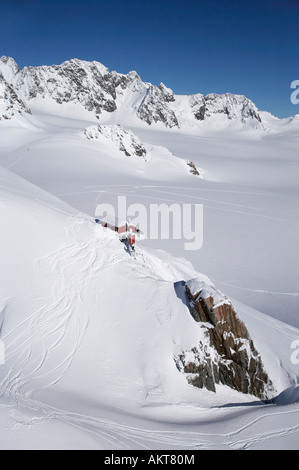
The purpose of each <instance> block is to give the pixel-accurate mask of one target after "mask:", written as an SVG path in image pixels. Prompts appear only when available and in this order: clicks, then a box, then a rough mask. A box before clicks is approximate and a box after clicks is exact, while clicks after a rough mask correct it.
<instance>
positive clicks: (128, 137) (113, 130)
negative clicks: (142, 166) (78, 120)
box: [84, 124, 147, 159]
mask: <svg viewBox="0 0 299 470" xmlns="http://www.w3.org/2000/svg"><path fill="white" fill-rule="evenodd" d="M84 137H85V138H86V139H88V140H93V139H95V140H104V141H108V142H110V143H111V144H112V145H113V147H114V148H115V149H116V150H118V151H119V152H123V153H124V154H125V155H126V156H127V157H131V156H136V157H143V158H144V159H146V155H147V150H146V148H145V147H144V145H143V143H142V142H141V141H140V140H139V139H138V137H137V136H136V135H135V134H133V132H131V131H128V130H126V129H124V128H123V127H121V126H119V125H110V126H108V125H104V124H103V125H99V126H89V127H87V128H86V129H85V131H84Z"/></svg>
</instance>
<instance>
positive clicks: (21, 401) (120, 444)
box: [9, 393, 299, 450]
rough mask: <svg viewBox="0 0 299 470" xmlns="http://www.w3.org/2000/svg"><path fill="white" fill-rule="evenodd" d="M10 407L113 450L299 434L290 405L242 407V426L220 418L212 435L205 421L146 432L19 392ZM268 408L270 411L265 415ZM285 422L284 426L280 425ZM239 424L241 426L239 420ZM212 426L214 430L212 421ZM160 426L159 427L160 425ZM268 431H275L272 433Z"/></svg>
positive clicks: (259, 441)
mask: <svg viewBox="0 0 299 470" xmlns="http://www.w3.org/2000/svg"><path fill="white" fill-rule="evenodd" d="M13 406H14V407H18V411H14V410H16V409H17V408H13ZM269 407H270V408H269ZM9 408H10V409H11V415H12V416H13V418H14V420H15V422H16V423H18V424H21V425H24V426H33V425H35V424H40V423H42V422H46V421H53V420H59V421H61V422H64V423H66V424H68V425H70V426H72V427H74V428H78V429H80V430H81V431H82V430H83V431H84V432H86V433H88V434H90V435H92V436H93V438H94V439H95V441H96V442H98V443H99V444H100V443H101V444H102V443H103V441H104V442H106V446H107V445H109V446H112V449H119V450H136V449H141V450H142V449H146V450H155V449H160V448H161V449H178V448H179V449H183V450H200V449H202V450H209V449H219V448H224V449H237V450H241V449H242V450H245V449H249V448H253V447H255V446H256V445H258V446H260V445H263V444H270V446H271V440H275V439H276V438H278V437H279V438H281V437H290V436H291V435H296V434H298V433H299V424H298V418H299V416H298V415H299V410H298V408H297V409H296V408H295V409H293V408H292V406H291V405H290V408H291V409H289V410H287V411H281V410H280V408H281V407H277V406H276V405H259V406H258V407H257V408H258V410H260V411H257V410H256V409H254V408H253V409H252V410H250V412H249V416H248V408H246V407H244V408H243V407H240V409H239V410H238V411H239V412H241V413H242V411H244V417H242V418H241V422H242V421H243V424H241V425H240V424H236V423H234V421H233V418H230V416H226V419H227V421H225V420H223V421H221V419H220V420H219V421H218V422H217V426H218V429H219V432H216V433H214V432H212V433H211V432H209V427H208V428H207V430H206V431H204V428H205V427H206V425H207V422H206V421H204V423H203V424H201V423H198V424H197V425H196V423H193V424H192V428H194V427H195V426H196V427H198V431H194V430H192V431H189V430H188V425H187V426H186V425H184V430H182V429H181V427H179V428H178V429H177V430H173V429H171V430H153V429H146V427H145V426H144V425H143V427H142V428H141V427H136V426H129V425H125V424H120V423H116V422H114V421H112V420H109V419H101V418H95V417H91V416H88V415H83V414H77V413H72V412H69V411H64V410H61V409H58V408H54V407H51V406H47V405H44V404H41V403H39V402H36V401H34V400H31V399H28V398H26V397H24V395H23V394H20V393H15V394H14V405H12V404H10V405H9ZM22 408H25V409H31V410H32V411H33V412H35V413H36V416H34V417H33V418H32V417H30V418H29V417H25V416H23V415H22V414H21V412H20V410H21V409H22ZM266 409H267V410H269V412H267V413H263V411H265V410H266ZM277 409H279V411H277ZM235 410H236V408H235ZM216 411H217V409H216ZM245 412H247V414H246V413H245ZM268 420H271V424H268V423H267V421H268ZM282 420H283V423H284V424H285V426H283V425H282V424H281V421H282ZM291 420H292V421H294V423H293V422H292V423H290V421H291ZM230 421H231V422H230ZM227 422H229V423H230V426H228V425H227ZM238 422H239V423H240V419H239V420H238ZM214 424H215V423H214ZM211 426H212V427H213V421H212V422H211ZM263 426H264V429H266V431H260V432H258V431H257V430H259V429H263ZM157 427H159V424H158V425H157ZM222 427H223V428H224V429H227V428H228V427H230V428H231V431H229V432H221V429H222ZM269 428H271V429H272V431H269ZM186 429H187V430H186ZM109 448H111V447H109Z"/></svg>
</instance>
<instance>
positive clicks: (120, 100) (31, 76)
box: [0, 56, 264, 129]
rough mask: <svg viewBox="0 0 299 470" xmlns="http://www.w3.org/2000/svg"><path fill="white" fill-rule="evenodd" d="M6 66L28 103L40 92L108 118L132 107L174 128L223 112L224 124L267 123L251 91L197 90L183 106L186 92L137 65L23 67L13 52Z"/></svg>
mask: <svg viewBox="0 0 299 470" xmlns="http://www.w3.org/2000/svg"><path fill="white" fill-rule="evenodd" d="M0 72H1V73H2V75H3V77H4V78H5V79H6V81H7V82H8V83H9V84H10V85H11V86H12V87H13V88H14V90H15V92H16V93H17V94H19V95H20V96H21V97H22V99H23V101H24V102H25V103H26V105H27V106H28V107H30V101H32V100H35V99H37V98H42V99H45V100H46V99H50V100H53V101H55V102H56V103H58V104H63V103H64V104H67V103H75V104H80V105H81V106H82V107H83V108H85V109H86V110H87V111H89V112H90V113H92V114H93V115H96V116H97V117H98V118H99V119H100V116H101V115H102V116H101V122H102V123H104V121H105V113H109V114H111V113H114V112H118V111H120V112H121V113H122V114H123V113H124V112H126V111H128V107H129V109H130V110H133V111H134V113H135V116H136V117H137V118H138V119H140V120H141V121H143V122H145V123H146V124H148V125H153V124H157V123H160V124H163V125H164V126H165V127H168V128H173V127H177V128H180V127H181V125H182V123H184V125H188V122H190V125H191V126H192V127H194V125H196V123H197V125H199V126H200V125H201V121H209V120H213V119H214V118H216V116H220V115H222V116H223V117H224V120H223V121H222V124H221V123H220V124H219V121H217V123H218V125H220V126H221V125H225V121H227V122H229V121H234V122H236V123H239V124H240V125H241V126H242V125H244V124H249V125H250V126H251V127H253V128H256V129H264V126H263V123H262V118H261V115H260V114H259V111H258V109H257V108H256V106H255V105H254V104H253V103H252V101H250V100H249V99H248V98H246V97H245V96H241V95H233V94H230V93H226V94H222V95H217V94H215V93H210V94H208V95H207V96H203V95H202V94H196V95H191V96H186V97H184V101H183V103H184V105H183V106H182V100H181V97H180V99H178V97H177V96H176V95H175V93H174V92H173V90H171V89H170V88H168V87H167V86H166V85H164V83H160V85H159V86H155V85H152V84H151V83H146V82H143V81H142V79H141V78H140V76H139V75H138V74H137V72H135V71H131V72H129V73H128V74H127V75H124V74H120V73H117V72H115V71H113V72H110V71H109V69H108V68H107V67H105V66H104V65H103V64H101V63H100V62H97V61H93V62H88V61H84V60H79V59H71V60H68V61H65V62H63V63H62V64H60V65H51V66H39V67H25V68H24V69H23V70H21V71H20V70H19V68H18V66H17V64H16V63H15V61H14V60H13V59H12V58H10V57H6V56H3V57H2V58H1V59H0ZM122 107H126V108H127V109H122ZM190 119H191V121H190Z"/></svg>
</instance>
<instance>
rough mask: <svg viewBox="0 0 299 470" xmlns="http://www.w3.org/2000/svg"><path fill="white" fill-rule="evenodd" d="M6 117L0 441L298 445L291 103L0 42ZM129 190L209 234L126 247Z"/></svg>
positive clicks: (0, 202)
mask: <svg viewBox="0 0 299 470" xmlns="http://www.w3.org/2000/svg"><path fill="white" fill-rule="evenodd" d="M0 117H1V120H0V218H1V231H0V259H1V263H0V286H1V288H0V435H1V437H0V448H4V449H5V448H85V449H94V448H105V449H107V448H109V449H125V448H127V449H128V448H129V449H132V448H138V449H144V448H156V449H165V448H167V449H178V448H183V449H199V448H203V449H209V448H212V449H215V448H221V449H222V448H225V449H244V448H292V447H293V448H298V412H299V411H298V410H299V408H298V399H299V392H298V377H299V370H298V363H297V362H296V360H291V357H292V353H294V352H295V353H296V351H294V346H295V347H296V344H297V342H296V341H297V340H298V338H299V330H298V327H299V321H298V308H299V303H298V299H299V293H298V267H297V266H298V263H299V252H298V249H297V245H298V237H299V218H298V203H297V200H298V196H299V190H298V180H299V165H298V146H299V121H298V115H295V116H293V117H292V118H288V119H277V118H275V117H274V116H272V115H271V114H269V113H267V112H260V111H259V110H258V109H257V108H256V106H255V105H254V104H253V103H252V102H251V101H250V100H248V99H247V98H245V97H244V96H238V95H232V94H229V93H227V94H225V95H216V94H209V95H207V96H203V95H201V94H197V95H192V96H178V95H175V93H174V92H173V91H172V90H171V89H169V88H167V87H166V86H165V85H164V84H160V85H159V86H154V85H152V84H150V83H144V82H143V81H142V80H141V78H140V77H139V76H138V74H137V73H136V72H130V73H128V74H127V75H122V74H119V73H117V72H110V71H109V70H108V69H107V68H106V67H104V66H103V65H101V64H100V63H98V62H84V61H79V60H76V59H74V60H70V61H67V62H65V63H63V64H61V65H58V66H51V67H48V66H43V67H25V68H24V69H23V70H19V68H18V66H17V64H16V63H15V61H14V60H13V59H11V58H7V57H2V58H1V59H0ZM119 196H126V202H127V205H128V206H129V205H130V207H131V208H133V209H132V211H133V210H135V209H136V203H138V207H140V205H142V207H143V209H144V211H146V212H147V214H150V210H151V207H152V205H164V206H165V205H166V206H167V205H168V207H173V206H179V207H181V208H183V207H184V206H186V205H188V206H190V205H191V206H194V205H195V204H203V206H204V227H203V232H204V243H203V247H202V248H201V249H200V250H194V251H192V250H191V251H188V250H187V251H186V250H185V249H184V240H182V237H181V238H180V237H176V236H173V237H171V236H170V237H168V238H167V237H166V238H163V237H162V236H161V237H158V238H155V237H152V238H151V237H150V236H149V237H148V238H145V240H142V241H140V242H138V243H137V246H136V249H135V250H136V251H135V255H134V256H130V254H129V253H128V251H127V250H126V249H125V247H124V245H123V244H122V243H120V241H119V239H118V237H117V235H116V233H114V232H112V231H106V230H104V229H103V228H102V227H101V226H99V225H98V224H95V223H94V219H95V215H96V210H97V207H98V205H99V204H101V203H104V204H111V205H112V206H113V207H116V206H117V204H118V198H119ZM134 208H135V209H134ZM133 212H134V211H133ZM182 214H183V211H182ZM162 215H163V212H162V213H161V219H162ZM149 225H150V224H149ZM140 228H141V229H142V230H145V227H140ZM180 228H181V233H182V234H184V218H183V220H182V224H181V226H180ZM187 235H188V234H187ZM203 273H205V274H203ZM222 292H223V293H222ZM262 312H263V313H262ZM2 345H3V346H4V347H5V363H4V364H1V346H2ZM292 348H293V349H292ZM294 357H295V359H296V357H297V356H296V355H295V356H294V354H293V359H294ZM285 405H288V406H287V407H285Z"/></svg>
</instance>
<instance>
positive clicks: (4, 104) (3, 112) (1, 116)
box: [0, 72, 31, 120]
mask: <svg viewBox="0 0 299 470" xmlns="http://www.w3.org/2000/svg"><path fill="white" fill-rule="evenodd" d="M26 113H27V114H31V111H30V109H28V108H27V106H26V105H25V103H24V102H23V100H22V99H21V98H20V97H19V96H18V94H17V93H16V91H15V90H14V88H13V87H12V86H11V85H9V83H7V81H6V80H5V78H4V76H3V74H2V73H1V72H0V120H9V119H12V118H13V117H14V116H16V115H23V114H26Z"/></svg>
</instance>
